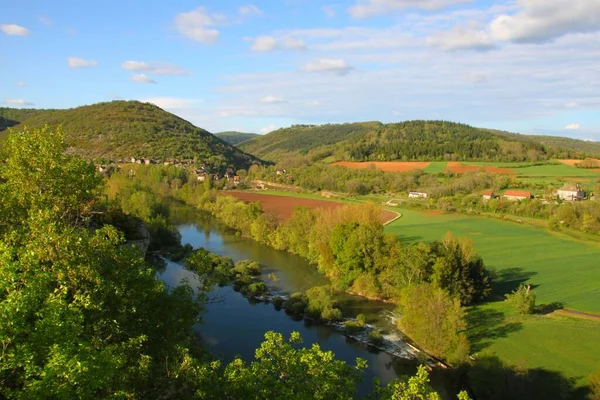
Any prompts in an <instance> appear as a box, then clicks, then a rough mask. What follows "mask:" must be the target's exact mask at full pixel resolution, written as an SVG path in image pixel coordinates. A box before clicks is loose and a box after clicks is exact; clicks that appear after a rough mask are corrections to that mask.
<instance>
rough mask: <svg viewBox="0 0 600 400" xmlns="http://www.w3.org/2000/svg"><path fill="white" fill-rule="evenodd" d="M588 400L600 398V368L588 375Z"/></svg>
mask: <svg viewBox="0 0 600 400" xmlns="http://www.w3.org/2000/svg"><path fill="white" fill-rule="evenodd" d="M588 398H589V400H600V370H598V371H596V372H593V373H592V374H591V375H590V393H589V395H588Z"/></svg>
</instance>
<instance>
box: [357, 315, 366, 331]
mask: <svg viewBox="0 0 600 400" xmlns="http://www.w3.org/2000/svg"><path fill="white" fill-rule="evenodd" d="M366 323H367V317H365V315H364V314H358V315H357V316H356V324H357V325H358V326H360V327H361V328H362V327H364V326H365V324H366Z"/></svg>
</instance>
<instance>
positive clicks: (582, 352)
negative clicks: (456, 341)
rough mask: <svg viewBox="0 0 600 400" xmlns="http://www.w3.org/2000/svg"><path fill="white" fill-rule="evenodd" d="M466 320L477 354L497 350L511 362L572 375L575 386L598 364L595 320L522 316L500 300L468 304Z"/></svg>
mask: <svg viewBox="0 0 600 400" xmlns="http://www.w3.org/2000/svg"><path fill="white" fill-rule="evenodd" d="M468 321H469V330H468V335H469V340H470V342H471V346H472V348H471V349H472V354H473V355H474V356H475V357H476V358H479V357H481V356H483V355H486V354H488V355H496V356H498V357H499V358H500V359H502V360H504V361H506V362H508V363H509V364H512V365H518V366H522V367H525V368H528V369H535V368H540V369H543V370H546V371H553V372H555V373H558V375H562V376H563V377H566V378H568V379H572V380H573V381H574V383H575V386H583V385H586V384H587V382H588V377H589V375H590V374H591V373H592V372H593V371H597V370H598V369H600V360H599V359H598V354H599V349H598V345H599V343H600V323H599V322H594V321H588V320H582V319H574V318H567V317H559V316H551V315H530V316H520V315H517V314H516V313H515V311H514V310H513V309H512V307H510V305H509V304H507V303H506V302H503V301H499V302H492V303H485V304H482V305H479V306H477V307H471V308H470V309H469V312H468ZM547 375H548V376H551V374H547ZM548 379H550V378H548Z"/></svg>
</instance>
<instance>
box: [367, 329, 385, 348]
mask: <svg viewBox="0 0 600 400" xmlns="http://www.w3.org/2000/svg"><path fill="white" fill-rule="evenodd" d="M369 341H370V342H371V344H373V345H375V346H378V345H380V344H381V343H383V335H382V334H381V332H380V331H379V330H378V329H374V330H372V331H371V332H369Z"/></svg>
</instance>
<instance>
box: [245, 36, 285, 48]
mask: <svg viewBox="0 0 600 400" xmlns="http://www.w3.org/2000/svg"><path fill="white" fill-rule="evenodd" d="M278 47H279V45H278V43H277V39H275V38H274V37H273V36H259V37H257V38H256V39H254V42H252V45H251V46H250V49H251V50H254V51H272V50H275V49H277V48H278Z"/></svg>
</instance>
